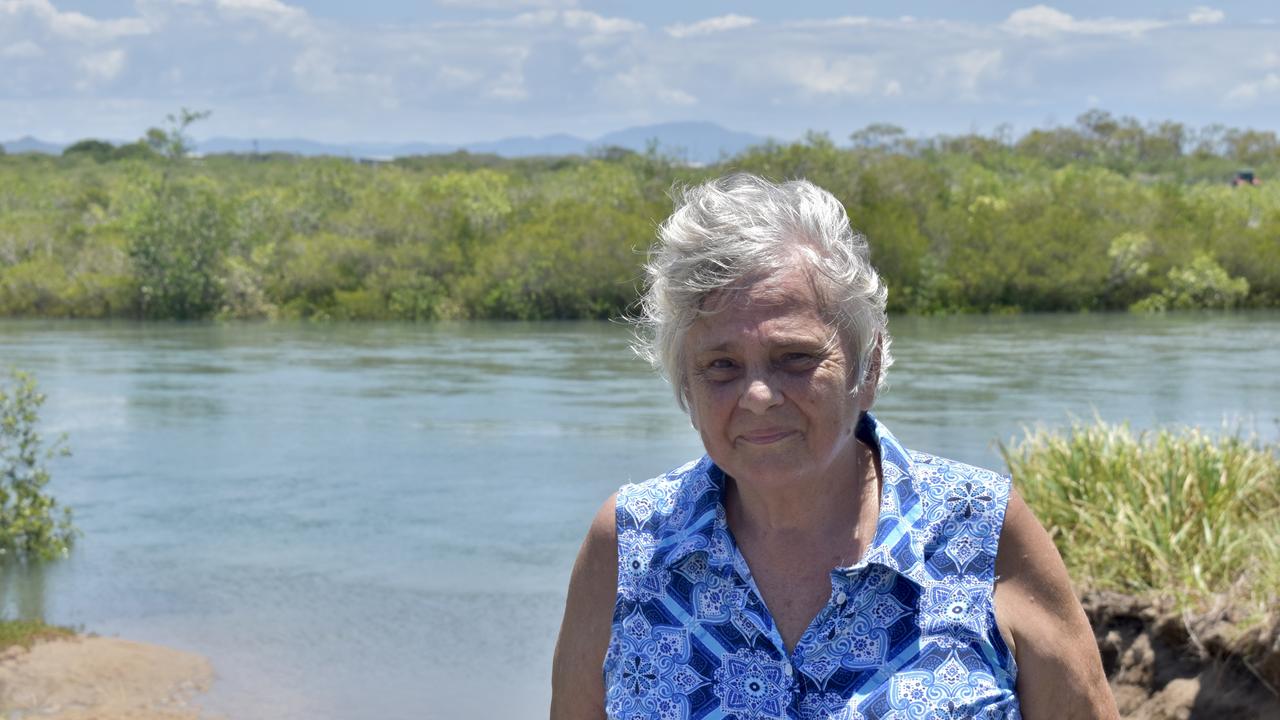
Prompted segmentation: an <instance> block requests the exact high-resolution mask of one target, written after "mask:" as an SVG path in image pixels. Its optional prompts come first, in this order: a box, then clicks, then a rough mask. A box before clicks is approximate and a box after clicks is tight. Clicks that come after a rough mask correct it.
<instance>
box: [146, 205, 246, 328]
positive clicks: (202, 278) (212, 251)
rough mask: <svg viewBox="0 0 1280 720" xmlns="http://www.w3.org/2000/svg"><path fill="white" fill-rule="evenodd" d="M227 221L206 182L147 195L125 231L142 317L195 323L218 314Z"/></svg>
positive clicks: (229, 233) (227, 241) (227, 215)
mask: <svg viewBox="0 0 1280 720" xmlns="http://www.w3.org/2000/svg"><path fill="white" fill-rule="evenodd" d="M230 217H231V216H230V213H228V212H227V211H226V210H225V209H224V207H223V201H222V199H221V198H220V197H219V196H218V193H217V190H216V186H214V184H213V183H212V182H209V181H200V182H197V181H181V182H161V183H159V184H158V185H157V186H156V187H155V188H154V189H153V190H152V191H151V192H150V193H149V194H148V196H147V197H146V199H145V200H144V201H143V203H142V205H141V207H140V208H139V209H138V212H137V215H136V217H135V218H134V219H133V222H132V223H131V224H130V227H129V230H128V235H129V257H130V258H131V259H132V260H133V267H134V274H135V279H136V281H137V287H138V295H137V302H138V308H139V310H140V312H141V314H142V315H143V316H144V317H149V318H161V319H172V320H193V319H200V318H207V317H209V316H211V315H213V314H214V313H215V312H217V311H218V309H219V308H220V307H221V306H222V299H223V260H224V256H225V254H226V250H227V247H228V245H229V244H230V239H231V236H232V230H231V221H230Z"/></svg>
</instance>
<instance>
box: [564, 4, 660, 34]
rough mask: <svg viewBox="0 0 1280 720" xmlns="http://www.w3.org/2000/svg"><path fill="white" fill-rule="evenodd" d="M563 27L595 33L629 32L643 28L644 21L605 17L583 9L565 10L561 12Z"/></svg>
mask: <svg viewBox="0 0 1280 720" xmlns="http://www.w3.org/2000/svg"><path fill="white" fill-rule="evenodd" d="M562 17H563V18H564V24H565V27H567V28H569V29H571V30H586V31H587V32H590V33H594V34H597V35H612V34H614V33H630V32H639V31H641V30H644V23H638V22H636V21H634V20H628V19H626V18H607V17H603V16H601V15H597V14H595V13H593V12H587V11H585V10H565V11H564V13H562Z"/></svg>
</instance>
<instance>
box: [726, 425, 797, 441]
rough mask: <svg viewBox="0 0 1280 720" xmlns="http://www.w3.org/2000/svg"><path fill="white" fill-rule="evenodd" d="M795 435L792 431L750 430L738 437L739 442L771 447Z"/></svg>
mask: <svg viewBox="0 0 1280 720" xmlns="http://www.w3.org/2000/svg"><path fill="white" fill-rule="evenodd" d="M793 434H795V431H794V430H781V429H768V430H752V431H751V432H745V433H742V434H741V435H739V436H738V439H739V440H742V441H743V442H745V443H747V444H749V445H772V444H773V443H776V442H778V441H779V440H783V439H785V438H788V437H790V436H791V435H793Z"/></svg>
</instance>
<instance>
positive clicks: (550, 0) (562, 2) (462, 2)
mask: <svg viewBox="0 0 1280 720" xmlns="http://www.w3.org/2000/svg"><path fill="white" fill-rule="evenodd" d="M436 4H437V5H445V6H451V7H465V8H469V9H472V10H515V9H517V8H527V7H537V8H571V7H577V6H578V2H577V0H436Z"/></svg>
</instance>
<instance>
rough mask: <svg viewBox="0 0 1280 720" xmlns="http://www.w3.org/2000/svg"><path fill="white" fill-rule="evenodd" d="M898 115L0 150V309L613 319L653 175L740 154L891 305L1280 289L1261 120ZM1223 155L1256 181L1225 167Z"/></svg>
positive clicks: (644, 226)
mask: <svg viewBox="0 0 1280 720" xmlns="http://www.w3.org/2000/svg"><path fill="white" fill-rule="evenodd" d="M183 117H184V118H185V117H187V116H186V115H184V116H183ZM193 117H195V116H193ZM184 127H185V125H175V129H174V130H171V131H170V132H169V133H168V134H165V133H163V132H162V133H161V135H164V136H165V137H174V136H176V137H178V138H179V139H181V138H182V132H181V131H182V128H184ZM894 130H895V129H894V128H888V127H883V126H872V127H870V128H867V129H864V130H862V131H859V132H857V133H854V135H853V140H854V141H855V144H854V146H853V147H837V146H836V145H835V143H833V142H832V141H831V140H830V139H829V138H828V137H826V136H824V135H811V136H810V137H808V138H807V139H806V140H805V141H803V142H798V143H792V144H788V145H777V144H766V145H764V146H761V147H757V148H753V149H751V150H748V151H746V152H744V153H743V154H741V155H739V156H737V157H734V158H730V159H727V160H725V161H723V162H721V163H718V164H716V165H713V166H711V167H705V168H694V167H689V166H686V165H684V164H683V163H680V162H678V161H677V160H675V159H672V158H666V157H662V156H658V155H656V154H653V153H650V154H637V153H633V152H629V151H625V150H617V149H613V150H608V151H602V152H600V153H599V154H598V155H597V156H594V157H588V158H583V157H563V158H532V159H514V160H506V159H501V158H496V157H492V156H471V155H467V154H466V153H458V154H455V155H448V156H431V157H414V158H404V159H401V160H397V161H395V162H392V163H358V162H354V161H347V160H339V159H334V158H299V157H292V156H285V155H269V156H267V155H249V156H211V157H206V158H185V157H183V153H181V152H177V151H174V152H169V153H168V154H165V153H159V152H155V151H148V152H129V153H118V152H116V150H118V149H116V150H112V149H110V148H105V147H102V146H101V144H89V145H83V146H82V147H80V148H79V149H77V150H76V151H74V152H73V151H71V150H70V149H69V150H68V152H67V153H66V155H64V156H63V157H58V158H55V157H48V156H37V155H8V156H3V157H0V315H7V316H39V317H150V318H205V317H228V318H277V317H279V318H317V319H388V320H432V319H439V318H530V319H532V318H582V317H605V316H616V315H619V314H621V313H623V312H624V311H625V309H626V308H627V307H628V306H629V305H630V304H631V303H632V302H633V301H634V300H635V298H636V295H637V292H638V286H639V280H640V277H641V275H642V273H641V271H640V265H641V263H642V261H643V252H644V250H645V249H646V248H647V247H648V245H649V243H650V242H651V240H652V238H653V236H654V230H655V227H656V224H657V223H658V222H659V221H661V219H662V218H664V217H665V216H666V215H667V214H668V213H669V212H670V208H671V203H670V200H669V199H668V197H667V193H668V191H669V190H670V188H671V187H672V185H673V184H682V183H696V182H699V181H701V180H704V179H706V178H708V177H711V176H715V175H720V174H724V173H726V172H731V171H735V170H745V171H751V172H757V173H760V174H763V175H766V176H769V177H772V178H779V179H781V178H791V177H807V178H808V179H810V180H813V181H814V182H816V183H818V184H819V185H822V186H823V187H825V188H827V189H829V190H831V191H832V192H833V193H834V194H835V195H836V196H837V197H838V198H840V200H841V201H842V202H843V203H844V204H845V205H846V207H847V208H848V210H849V214H850V216H851V218H852V220H853V223H854V225H855V227H857V228H858V229H860V230H862V231H864V232H865V233H866V234H867V235H868V236H869V237H870V238H871V241H872V249H873V259H874V261H875V263H876V264H877V266H878V267H879V268H880V269H881V272H882V273H883V274H884V276H885V278H886V280H887V281H888V283H889V286H890V288H891V293H890V301H889V302H890V309H891V310H892V311H894V312H969V311H972V312H992V311H996V312H1008V311H1019V310H1025V311H1044V310H1062V311H1090V310H1109V309H1126V308H1129V307H1131V306H1136V307H1138V308H1140V309H1147V310H1160V309H1180V308H1183V307H1218V308H1227V307H1277V306H1280V143H1277V140H1276V137H1275V135H1274V133H1265V132H1263V133H1259V132H1254V131H1247V130H1228V129H1224V128H1220V127H1219V128H1205V129H1204V130H1201V131H1199V132H1196V131H1193V130H1191V129H1188V128H1185V127H1183V126H1181V125H1178V124H1176V123H1163V124H1159V125H1148V126H1145V127H1144V126H1142V125H1139V124H1137V123H1136V121H1133V120H1130V119H1126V118H1114V117H1111V116H1109V115H1107V114H1106V113H1101V112H1098V111H1093V112H1090V113H1087V114H1086V115H1084V116H1081V118H1080V119H1079V120H1078V121H1077V123H1076V124H1075V125H1074V126H1068V127H1065V128H1052V129H1047V130H1035V131H1032V132H1030V133H1028V134H1027V135H1025V136H1023V137H1022V138H1020V139H1017V140H1016V141H1015V140H1013V139H1011V138H1008V137H1004V136H1001V135H994V136H981V135H968V136H962V137H937V138H930V139H924V140H913V139H904V138H903V136H902V134H901V131H897V132H894ZM73 147H74V146H73ZM1242 164H1250V165H1252V166H1253V167H1254V169H1255V170H1256V171H1257V173H1258V175H1259V177H1261V178H1263V180H1264V182H1263V184H1262V185H1261V186H1260V187H1241V188H1232V187H1230V186H1228V184H1227V181H1228V180H1229V179H1230V178H1231V177H1232V175H1233V174H1234V172H1235V170H1237V169H1238V168H1239V166H1240V165H1242Z"/></svg>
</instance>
